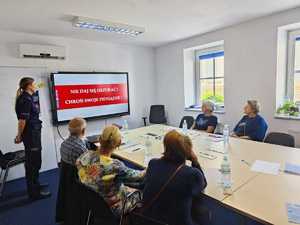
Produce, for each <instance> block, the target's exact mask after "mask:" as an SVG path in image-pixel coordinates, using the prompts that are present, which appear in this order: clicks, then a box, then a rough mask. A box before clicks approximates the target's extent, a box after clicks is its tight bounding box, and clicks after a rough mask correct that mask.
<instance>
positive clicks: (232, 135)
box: [230, 133, 238, 137]
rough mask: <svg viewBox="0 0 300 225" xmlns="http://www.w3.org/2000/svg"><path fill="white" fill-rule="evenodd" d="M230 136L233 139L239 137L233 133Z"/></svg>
mask: <svg viewBox="0 0 300 225" xmlns="http://www.w3.org/2000/svg"><path fill="white" fill-rule="evenodd" d="M230 136H231V137H238V136H237V135H236V134H235V133H232V134H231V135H230Z"/></svg>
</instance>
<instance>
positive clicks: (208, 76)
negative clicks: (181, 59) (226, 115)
mask: <svg viewBox="0 0 300 225" xmlns="http://www.w3.org/2000/svg"><path fill="white" fill-rule="evenodd" d="M195 71H196V103H197V104H201V102H202V101H205V100H212V101H214V102H215V104H216V105H217V109H220V108H223V107H224V50H223V46H218V47H214V48H209V49H201V50H197V51H196V70H195Z"/></svg>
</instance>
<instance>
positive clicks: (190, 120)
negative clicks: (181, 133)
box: [179, 116, 195, 129]
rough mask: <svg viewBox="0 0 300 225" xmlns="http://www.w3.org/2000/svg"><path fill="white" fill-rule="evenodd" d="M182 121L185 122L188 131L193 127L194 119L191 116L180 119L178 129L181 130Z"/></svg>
mask: <svg viewBox="0 0 300 225" xmlns="http://www.w3.org/2000/svg"><path fill="white" fill-rule="evenodd" d="M183 121H186V123H187V128H188V129H190V128H191V127H192V126H193V124H194V121H195V119H194V117H192V116H184V117H182V119H181V121H180V124H179V128H182V126H183Z"/></svg>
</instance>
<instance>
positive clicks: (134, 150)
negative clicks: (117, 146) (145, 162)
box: [132, 148, 141, 152]
mask: <svg viewBox="0 0 300 225" xmlns="http://www.w3.org/2000/svg"><path fill="white" fill-rule="evenodd" d="M140 149H141V148H136V149H133V150H132V152H136V151H138V150H140Z"/></svg>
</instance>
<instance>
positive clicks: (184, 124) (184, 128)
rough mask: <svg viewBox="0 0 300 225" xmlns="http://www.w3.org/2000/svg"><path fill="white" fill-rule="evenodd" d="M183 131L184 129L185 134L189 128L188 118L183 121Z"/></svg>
mask: <svg viewBox="0 0 300 225" xmlns="http://www.w3.org/2000/svg"><path fill="white" fill-rule="evenodd" d="M182 131H183V133H184V134H187V131H188V128H187V122H186V120H184V121H183V124H182Z"/></svg>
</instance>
